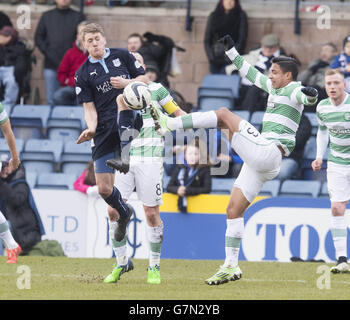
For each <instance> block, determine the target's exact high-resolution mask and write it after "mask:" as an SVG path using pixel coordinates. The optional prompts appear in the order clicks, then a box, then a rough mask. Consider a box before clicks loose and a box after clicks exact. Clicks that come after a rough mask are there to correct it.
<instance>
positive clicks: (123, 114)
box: [118, 110, 135, 152]
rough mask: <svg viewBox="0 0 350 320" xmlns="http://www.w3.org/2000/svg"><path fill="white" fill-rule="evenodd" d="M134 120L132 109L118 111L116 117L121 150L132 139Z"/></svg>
mask: <svg viewBox="0 0 350 320" xmlns="http://www.w3.org/2000/svg"><path fill="white" fill-rule="evenodd" d="M134 122H135V114H134V111H133V110H122V111H120V112H119V117H118V131H119V136H120V145H121V151H122V152H123V149H124V148H125V147H126V146H127V145H128V144H129V143H130V142H131V141H132V139H133V138H134V135H135V133H134V131H135V130H134V129H135V128H134Z"/></svg>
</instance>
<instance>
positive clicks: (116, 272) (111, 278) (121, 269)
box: [103, 259, 134, 283]
mask: <svg viewBox="0 0 350 320" xmlns="http://www.w3.org/2000/svg"><path fill="white" fill-rule="evenodd" d="M133 269H134V265H133V263H132V261H131V260H130V259H129V260H128V263H127V264H125V265H123V266H117V265H116V264H114V268H113V270H112V272H111V273H110V274H109V275H108V276H107V277H106V278H105V279H104V280H103V282H104V283H114V282H117V281H118V280H119V279H120V277H121V275H122V274H123V273H125V272H129V271H131V270H133Z"/></svg>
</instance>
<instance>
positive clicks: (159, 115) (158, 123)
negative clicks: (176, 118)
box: [150, 102, 171, 136]
mask: <svg viewBox="0 0 350 320" xmlns="http://www.w3.org/2000/svg"><path fill="white" fill-rule="evenodd" d="M150 113H151V116H152V118H153V120H154V124H155V129H156V131H157V133H158V134H160V135H161V136H164V135H165V134H166V133H167V132H170V131H171V130H170V129H169V127H168V125H167V121H168V119H170V117H168V116H167V115H166V114H164V113H163V111H162V110H160V108H159V107H158V106H157V105H156V104H155V103H153V102H152V103H151V105H150Z"/></svg>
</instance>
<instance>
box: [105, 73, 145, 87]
mask: <svg viewBox="0 0 350 320" xmlns="http://www.w3.org/2000/svg"><path fill="white" fill-rule="evenodd" d="M135 81H141V82H144V83H146V84H148V83H149V80H148V77H147V76H146V75H140V76H138V77H136V78H134V79H124V78H122V77H111V78H110V82H111V85H112V86H113V87H114V88H116V89H124V88H125V87H126V86H127V85H128V84H129V83H131V82H135Z"/></svg>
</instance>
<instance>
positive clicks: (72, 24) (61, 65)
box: [0, 0, 350, 182]
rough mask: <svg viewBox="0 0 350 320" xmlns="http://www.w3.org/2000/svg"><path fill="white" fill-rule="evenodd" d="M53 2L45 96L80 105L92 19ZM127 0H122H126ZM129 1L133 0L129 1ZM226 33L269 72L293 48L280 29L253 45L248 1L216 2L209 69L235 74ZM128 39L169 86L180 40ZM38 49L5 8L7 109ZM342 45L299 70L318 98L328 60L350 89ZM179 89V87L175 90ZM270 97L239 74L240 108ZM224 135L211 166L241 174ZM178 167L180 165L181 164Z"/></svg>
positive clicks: (289, 162) (152, 74) (326, 48)
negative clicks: (80, 72) (79, 76)
mask: <svg viewBox="0 0 350 320" xmlns="http://www.w3.org/2000/svg"><path fill="white" fill-rule="evenodd" d="M55 2H56V7H55V8H54V9H51V10H48V11H46V12H44V13H43V14H42V16H41V18H40V20H39V23H38V26H37V28H36V30H35V35H34V39H35V45H36V46H37V48H38V49H39V50H40V52H41V53H42V54H43V56H44V68H43V75H44V79H45V89H46V95H45V96H46V104H48V105H51V106H56V105H70V106H72V105H77V100H76V94H75V88H74V86H75V80H74V74H75V72H76V71H77V69H78V68H79V67H80V66H81V65H82V64H83V63H84V61H85V60H86V59H87V57H88V54H87V52H86V50H85V49H84V48H83V46H82V39H81V38H80V31H81V29H82V28H83V27H84V25H86V24H87V23H88V22H87V21H86V20H85V16H84V15H83V14H81V13H80V12H78V11H76V10H74V9H72V8H71V6H70V5H71V2H72V0H55ZM126 2H127V1H124V3H120V4H121V5H123V4H126ZM92 3H93V1H88V3H86V4H92ZM128 4H129V5H133V4H132V2H130V1H129V3H128ZM226 34H229V35H230V36H231V37H232V39H233V40H234V42H235V46H236V48H237V50H238V52H239V53H240V54H242V55H243V57H244V59H245V60H246V61H248V62H249V63H250V64H251V65H253V66H255V68H257V69H258V70H259V71H260V72H262V73H264V74H268V71H269V68H270V66H271V60H272V59H273V58H274V57H278V56H280V55H291V54H290V53H288V52H286V50H284V48H283V47H282V46H281V39H280V38H279V37H278V36H277V35H276V34H266V35H264V36H263V37H262V39H261V41H260V46H259V47H258V48H253V49H252V50H250V51H249V52H247V51H246V43H247V37H248V19H247V14H246V12H245V11H244V10H243V9H242V7H241V4H240V1H239V0H219V1H218V3H217V5H216V7H215V10H214V11H213V12H211V13H210V15H209V16H208V19H207V22H206V28H205V33H204V48H203V49H204V50H205V53H206V55H207V58H208V62H209V70H210V71H209V72H210V73H212V74H226V75H231V74H237V71H236V70H235V68H234V67H233V65H232V64H231V63H230V61H229V60H228V59H227V57H226V55H225V53H224V48H223V47H222V46H221V45H220V44H219V43H218V41H217V40H218V39H219V38H221V37H222V36H224V35H226ZM126 40H127V49H128V50H129V51H130V52H139V53H140V54H141V55H142V56H143V58H144V61H145V65H146V72H147V74H148V75H149V78H150V79H151V80H152V81H155V82H161V83H162V84H163V85H165V86H166V87H168V88H169V87H170V85H169V81H168V79H167V77H168V75H169V68H170V58H171V55H172V50H173V49H174V48H176V45H175V43H174V41H173V40H172V39H171V38H169V37H167V36H164V35H156V34H152V33H150V32H145V33H143V34H142V35H141V34H139V33H132V34H130V35H129V36H128V38H127V39H126ZM32 52H33V47H31V46H30V44H28V42H27V41H26V40H25V39H23V38H21V37H19V35H18V32H17V31H16V29H15V28H14V27H13V26H12V23H11V20H10V19H9V17H8V16H7V15H6V14H5V13H3V12H0V101H2V103H3V105H4V106H5V108H6V109H11V107H12V106H13V105H15V104H16V103H18V102H19V99H20V97H21V96H23V90H24V89H23V88H24V87H26V85H28V82H29V80H28V73H29V72H30V70H31V64H32V56H31V55H32ZM337 53H338V50H337V47H336V46H335V44H333V43H332V42H327V43H325V44H324V45H323V46H322V48H321V51H320V53H319V54H318V56H317V55H315V60H313V61H311V62H310V63H309V64H308V66H307V67H306V69H304V70H301V72H300V73H299V76H298V81H300V82H302V84H303V85H305V86H312V87H315V88H317V89H318V92H319V100H321V99H324V98H326V93H325V90H324V72H325V70H326V69H327V68H340V69H341V70H342V72H343V73H344V76H345V79H346V81H347V90H348V91H349V92H350V36H347V37H345V39H344V41H343V47H342V49H341V52H340V53H339V54H337ZM174 94H175V95H176V94H177V93H176V92H174ZM180 96H181V95H180ZM181 98H182V97H181ZM181 103H182V104H183V106H181V107H184V108H186V106H185V104H186V102H184V101H181ZM266 104H267V94H266V93H265V92H264V91H263V90H261V89H259V88H257V87H256V86H253V85H252V84H251V83H250V82H249V81H248V80H247V79H241V82H240V84H239V97H238V99H237V100H236V101H235V110H247V111H249V112H250V114H252V113H253V112H255V111H263V110H265V108H266ZM187 107H188V105H187ZM315 107H316V105H315V106H314V107H313V108H309V109H308V110H307V111H308V112H310V111H312V112H314V111H315ZM194 111H195V110H194ZM310 132H311V124H310V122H309V120H308V119H307V117H305V116H303V117H302V120H301V123H300V127H299V131H298V134H297V137H296V139H297V144H296V148H295V151H294V152H293V153H292V155H291V157H290V158H289V159H285V160H284V161H283V163H282V168H281V172H280V174H279V176H278V178H279V179H281V180H285V179H288V178H290V177H293V176H295V175H297V172H298V170H299V169H300V165H301V159H302V155H303V151H304V147H305V145H306V142H307V138H308V137H309V136H310ZM226 140H227V139H226ZM226 140H225V136H224V135H221V133H220V131H219V132H218V133H217V137H216V141H217V143H216V147H217V148H216V149H215V150H214V151H213V150H210V151H209V153H210V160H211V161H212V164H213V166H220V162H227V163H228V166H229V170H228V173H227V174H226V175H225V177H236V176H237V173H238V171H239V168H240V166H241V161H240V159H239V157H238V156H237V155H236V154H235V153H234V151H233V150H232V148H231V147H230V144H229V143H228V142H227V141H226ZM222 144H223V145H224V146H225V147H224V149H225V153H220V152H219V151H218V150H219V149H220V150H223V147H222ZM176 152H178V149H177V148H176V147H175V148H174V155H175V153H176ZM185 164H186V161H185V160H184V165H185ZM165 169H166V172H167V173H168V174H170V173H171V172H175V171H174V169H175V167H174V166H166V167H165ZM176 171H177V172H180V171H181V170H179V168H177V169H176ZM173 182H174V179H173Z"/></svg>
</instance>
